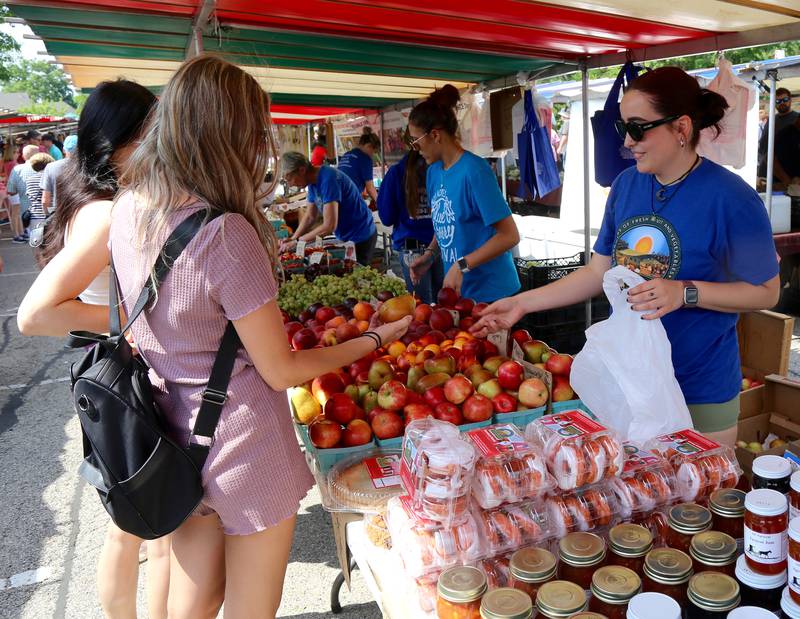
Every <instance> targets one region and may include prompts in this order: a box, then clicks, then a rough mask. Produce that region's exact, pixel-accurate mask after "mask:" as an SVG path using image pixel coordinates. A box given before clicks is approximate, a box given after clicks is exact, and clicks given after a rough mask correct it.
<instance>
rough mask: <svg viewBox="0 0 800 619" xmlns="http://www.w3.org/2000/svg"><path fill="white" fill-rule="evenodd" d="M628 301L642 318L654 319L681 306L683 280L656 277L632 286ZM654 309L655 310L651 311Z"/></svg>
mask: <svg viewBox="0 0 800 619" xmlns="http://www.w3.org/2000/svg"><path fill="white" fill-rule="evenodd" d="M628 302H629V303H630V304H631V309H632V310H633V311H635V312H648V313H647V314H642V318H643V319H644V320H655V319H656V318H661V317H662V316H664V315H666V314H669V313H670V312H674V311H675V310H676V309H680V308H681V307H683V282H681V281H677V280H674V279H663V278H660V277H659V278H656V279H651V280H650V281H647V282H644V283H643V284H639V285H638V286H634V287H633V288H631V289H630V291H629V292H628ZM651 310H655V311H651Z"/></svg>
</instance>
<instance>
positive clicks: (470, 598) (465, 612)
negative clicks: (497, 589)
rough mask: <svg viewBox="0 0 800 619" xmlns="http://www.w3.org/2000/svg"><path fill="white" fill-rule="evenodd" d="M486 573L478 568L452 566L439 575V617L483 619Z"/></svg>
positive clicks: (437, 609) (437, 592) (437, 599)
mask: <svg viewBox="0 0 800 619" xmlns="http://www.w3.org/2000/svg"><path fill="white" fill-rule="evenodd" d="M486 588H487V587H486V575H485V574H484V573H483V572H481V571H480V570H479V569H478V568H475V567H468V566H458V567H451V568H450V569H447V570H445V571H443V572H442V573H441V574H440V575H439V582H438V583H437V585H436V594H437V595H436V616H437V617H438V618H439V619H481V598H482V597H483V595H484V593H486Z"/></svg>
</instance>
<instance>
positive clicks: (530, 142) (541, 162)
mask: <svg viewBox="0 0 800 619" xmlns="http://www.w3.org/2000/svg"><path fill="white" fill-rule="evenodd" d="M517 141H518V143H519V146H518V150H519V161H520V165H519V171H520V181H521V182H520V194H519V195H520V197H521V198H525V197H526V192H530V195H532V196H533V197H534V198H540V197H542V196H546V195H547V194H548V193H550V192H551V191H554V190H556V189H558V188H559V187H560V186H561V177H560V176H559V175H558V166H557V165H556V159H555V156H554V155H553V148H552V146H551V145H550V134H549V131H548V130H547V129H546V128H545V127H543V126H542V125H541V124H540V123H539V117H538V115H537V114H536V110H535V109H534V107H533V96H532V95H531V91H530V90H526V91H525V126H524V127H523V128H522V131H521V132H520V133H519V134H518V135H517ZM523 157H525V160H524V161H523Z"/></svg>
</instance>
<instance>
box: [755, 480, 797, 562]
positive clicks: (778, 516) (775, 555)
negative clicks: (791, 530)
mask: <svg viewBox="0 0 800 619" xmlns="http://www.w3.org/2000/svg"><path fill="white" fill-rule="evenodd" d="M744 506H745V512H744V556H745V557H746V558H747V564H748V565H749V566H750V568H751V569H752V570H753V571H754V572H760V573H761V574H777V573H778V572H782V571H784V570H786V555H787V550H788V548H787V546H788V544H787V534H786V529H787V528H788V524H789V523H788V502H787V500H786V497H785V496H784V495H782V494H781V493H780V492H778V491H777V490H767V489H765V488H761V489H759V490H751V491H750V492H748V493H747V496H746V497H745V501H744Z"/></svg>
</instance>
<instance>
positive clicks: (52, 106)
mask: <svg viewBox="0 0 800 619" xmlns="http://www.w3.org/2000/svg"><path fill="white" fill-rule="evenodd" d="M18 111H19V112H21V113H23V114H39V115H41V116H64V115H65V114H67V113H69V112H71V111H72V108H71V107H70V106H69V105H67V104H66V103H64V102H63V101H38V102H36V103H31V104H30V105H26V106H24V107H21V108H19V110H18Z"/></svg>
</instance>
